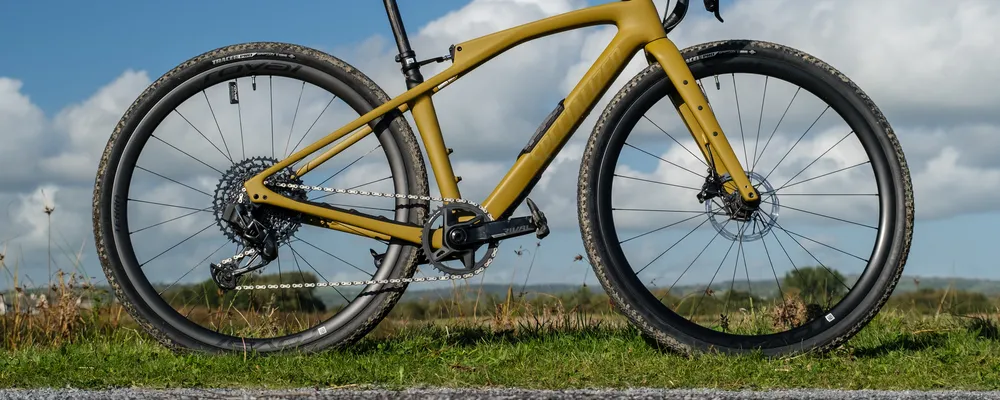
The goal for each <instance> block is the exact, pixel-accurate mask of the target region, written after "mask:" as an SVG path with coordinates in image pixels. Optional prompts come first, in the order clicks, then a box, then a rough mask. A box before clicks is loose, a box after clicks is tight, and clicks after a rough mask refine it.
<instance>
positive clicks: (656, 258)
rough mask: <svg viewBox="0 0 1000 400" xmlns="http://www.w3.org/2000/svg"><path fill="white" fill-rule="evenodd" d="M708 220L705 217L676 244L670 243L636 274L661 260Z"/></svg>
mask: <svg viewBox="0 0 1000 400" xmlns="http://www.w3.org/2000/svg"><path fill="white" fill-rule="evenodd" d="M706 222H708V218H705V220H704V221H701V223H700V224H698V226H696V227H694V229H692V230H691V231H690V232H688V233H687V234H685V235H684V236H683V237H681V238H680V239H677V241H676V242H674V244H672V245H670V247H668V248H667V249H666V250H663V252H662V253H660V255H658V256H656V257H655V258H653V259H652V260H651V261H650V262H648V263H646V266H644V267H642V269H640V270H638V271H636V273H635V274H636V275H639V274H641V273H642V271H645V270H646V268H649V266H650V265H653V263H654V262H656V260H659V259H660V257H663V255H664V254H667V252H668V251H670V249H673V248H674V247H675V246H677V245H678V244H680V242H681V241H683V240H684V239H687V237H688V236H691V234H692V233H694V231H696V230H698V228H701V226H702V225H705V223H706Z"/></svg>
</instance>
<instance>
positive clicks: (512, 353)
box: [0, 253, 1000, 390]
mask: <svg viewBox="0 0 1000 400" xmlns="http://www.w3.org/2000/svg"><path fill="white" fill-rule="evenodd" d="M0 254H2V253H0ZM0 262H2V260H0ZM529 267H530V266H529ZM7 268H8V273H11V275H12V276H13V277H14V282H15V283H14V284H15V290H14V291H13V292H8V295H9V296H11V298H12V300H13V303H14V309H13V310H10V311H11V312H10V313H8V314H7V315H4V316H2V317H0V387H17V388H39V387H67V386H69V387H75V388H109V387H147V388H177V387H196V388H300V387H318V388H330V387H358V388H364V387H381V388H389V389H402V388H411V387H428V386H434V387H521V388H537V389H569V388H595V387H603V388H608V387H610V388H627V387H659V388H719V389H750V390H765V389H791V388H829V389H900V390H903V389H915V390H927V389H968V390H984V389H986V390H989V389H1000V346H998V345H1000V328H998V325H997V322H996V321H997V318H1000V313H998V312H1000V307H998V306H997V305H998V304H1000V298H995V297H986V296H983V295H979V294H973V293H967V292H963V291H955V290H950V288H948V289H946V290H943V291H942V290H929V289H927V290H921V291H917V292H912V293H906V294H898V295H894V296H893V299H892V300H891V301H890V303H889V305H888V306H887V307H886V308H885V309H883V311H882V312H881V313H880V315H879V316H878V317H877V318H876V319H875V320H874V321H873V322H872V323H871V324H869V325H868V326H867V327H866V328H865V329H864V330H862V331H861V332H860V334H859V335H858V336H856V337H855V338H853V339H852V340H851V341H849V342H848V343H847V344H845V345H844V346H842V347H841V348H839V349H837V350H835V351H833V352H831V353H828V354H825V355H805V356H799V357H792V358H785V359H767V358H764V357H762V356H759V355H747V356H739V357H733V356H722V355H699V356H693V357H684V356H680V355H677V354H674V353H669V352H665V351H661V350H660V349H658V348H656V346H655V345H653V344H651V343H649V342H647V341H646V340H644V339H643V338H642V337H641V336H640V335H639V334H638V332H637V331H636V330H635V329H634V328H632V327H631V326H630V325H628V324H627V323H626V322H625V321H624V319H623V318H622V317H621V316H619V315H617V314H614V313H613V312H611V310H610V308H609V304H608V301H607V297H606V296H605V295H604V294H603V293H592V292H590V290H589V289H586V288H581V290H579V291H577V292H574V293H566V294H562V295H557V296H551V295H540V294H539V295H536V296H533V297H532V298H531V300H529V297H524V296H522V294H521V293H518V294H515V288H514V286H515V285H514V284H513V283H512V284H511V287H509V288H508V290H507V294H506V296H502V297H496V296H492V295H486V294H483V293H479V292H477V291H476V290H475V288H472V287H465V288H464V289H462V288H457V289H456V291H455V296H453V298H441V299H438V300H427V299H424V300H420V301H416V302H411V303H406V302H404V303H401V304H399V305H397V306H396V309H394V310H393V313H392V314H390V317H389V318H388V319H386V320H385V321H383V322H382V323H381V324H380V325H379V327H378V328H377V329H376V330H375V331H374V332H372V333H371V334H369V335H368V336H367V337H366V338H364V339H362V340H361V341H360V342H359V343H357V344H355V345H353V346H350V347H347V348H344V349H337V350H330V351H326V352H323V353H320V354H315V355H283V356H270V357H262V356H259V355H255V354H250V353H246V354H233V355H226V356H206V355H192V354H178V353H174V352H171V351H169V350H167V349H166V348H164V347H162V346H160V345H159V344H158V343H157V342H155V341H153V340H152V339H150V338H149V337H148V336H147V335H145V334H144V333H142V332H140V331H138V330H137V329H138V328H137V326H136V324H135V322H134V321H132V320H131V319H130V318H129V316H128V314H127V313H124V312H123V311H122V308H121V306H120V305H118V304H110V305H107V304H105V305H100V304H98V305H97V306H96V307H94V308H91V309H87V308H85V307H81V306H80V303H79V301H80V299H81V297H80V296H81V294H82V293H83V292H87V291H92V290H96V288H93V287H91V286H90V285H88V284H87V283H85V282H86V280H87V279H86V278H85V277H80V276H78V275H75V274H73V275H66V274H63V273H61V272H59V273H57V274H56V277H55V280H54V281H52V283H50V286H49V287H47V288H36V289H34V291H37V290H39V289H41V290H44V291H46V292H47V293H48V295H49V296H48V297H47V299H48V300H47V302H46V303H45V304H43V305H42V306H40V307H39V306H37V304H36V307H35V310H34V313H28V314H26V313H23V312H20V311H19V309H20V307H21V305H22V304H24V303H32V302H34V301H35V300H33V298H31V297H30V294H31V293H29V290H27V289H24V288H23V287H22V286H19V285H18V283H17V279H16V277H17V273H16V271H17V268H16V265H15V268H13V271H11V270H10V269H9V265H8V266H7ZM463 291H464V293H463ZM987 310H990V311H988V312H985V311H987ZM962 315H966V316H962ZM968 315H974V317H972V316H968Z"/></svg>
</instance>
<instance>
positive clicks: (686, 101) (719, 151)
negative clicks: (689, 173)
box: [645, 38, 760, 204]
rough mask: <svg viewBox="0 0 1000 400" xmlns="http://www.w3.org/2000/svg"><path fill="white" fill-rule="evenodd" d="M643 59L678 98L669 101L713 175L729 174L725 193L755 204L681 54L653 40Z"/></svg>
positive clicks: (747, 181) (740, 168) (753, 194)
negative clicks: (656, 65) (653, 62)
mask: <svg viewBox="0 0 1000 400" xmlns="http://www.w3.org/2000/svg"><path fill="white" fill-rule="evenodd" d="M645 50H646V54H647V56H652V57H653V58H654V59H655V60H656V61H657V62H658V63H660V66H661V67H663V71H664V72H665V73H666V74H667V78H669V79H670V81H671V83H673V85H674V87H675V88H677V93H678V94H679V95H680V98H679V99H677V98H674V99H672V100H673V101H674V106H676V107H677V112H678V113H680V115H681V118H682V119H683V120H684V124H685V125H687V128H688V131H690V132H691V136H692V137H694V140H695V142H696V143H698V149H699V150H701V153H702V155H703V156H705V161H706V162H707V163H708V165H709V167H713V166H714V168H715V172H716V174H718V175H717V176H724V175H725V174H727V173H728V174H729V176H730V177H731V178H732V180H731V181H729V182H731V184H727V185H726V187H725V189H726V190H727V191H730V193H732V191H735V192H739V194H740V197H742V198H743V202H744V203H747V204H758V203H759V202H760V193H757V189H755V188H754V187H753V185H752V184H751V183H750V179H749V178H748V177H747V174H746V172H745V170H744V169H743V166H742V165H740V160H739V159H738V158H736V153H734V152H733V148H732V146H730V145H729V140H727V139H726V135H724V134H723V133H722V128H721V127H720V126H719V121H718V120H717V119H716V118H715V113H714V112H712V108H711V107H709V105H708V99H706V98H705V94H704V93H703V92H702V91H701V87H700V86H698V84H697V82H696V81H695V79H694V76H693V75H692V74H691V69H690V68H688V65H687V62H685V61H684V57H683V56H682V55H681V52H680V50H679V49H678V48H677V46H676V45H674V43H673V42H672V41H670V39H667V38H661V39H657V40H654V41H652V42H650V43H649V44H647V45H646V47H645Z"/></svg>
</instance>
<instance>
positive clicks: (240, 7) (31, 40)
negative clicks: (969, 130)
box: [0, 0, 1000, 283]
mask: <svg viewBox="0 0 1000 400" xmlns="http://www.w3.org/2000/svg"><path fill="white" fill-rule="evenodd" d="M748 1H750V0H748ZM746 2H747V1H740V3H746ZM466 3H467V1H464V0H433V1H427V0H400V1H399V7H400V9H401V12H402V14H403V16H404V20H405V23H406V25H407V28H408V29H409V31H410V33H411V36H412V35H413V34H415V32H417V31H418V30H419V29H420V28H421V27H423V26H425V25H426V24H427V23H428V22H430V21H433V20H435V19H439V18H441V17H443V16H445V15H446V14H448V13H449V12H451V11H454V10H456V9H458V8H460V7H462V6H463V5H465V4H466ZM592 3H593V2H592ZM758 3H759V4H762V5H764V6H767V5H769V4H777V3H778V1H777V0H774V1H770V3H769V2H768V0H760V1H757V2H755V3H754V4H758ZM274 4H275V3H274V2H264V1H260V0H251V1H239V2H236V1H212V2H195V1H180V2H171V3H169V5H165V4H164V3H157V2H126V1H121V0H113V1H112V0H108V1H99V2H71V1H16V2H13V1H12V2H6V3H4V4H3V5H2V6H0V49H3V52H4V54H5V55H4V56H2V57H0V58H2V59H3V61H4V62H0V77H9V78H14V79H17V80H20V81H21V82H22V83H23V87H22V88H21V89H20V92H21V93H23V94H25V95H27V96H28V97H29V98H30V100H31V102H32V103H34V104H35V105H37V106H38V107H39V108H40V109H41V110H42V111H43V112H44V113H45V114H46V115H47V116H50V117H51V116H54V115H56V114H57V113H59V112H60V111H61V110H63V109H65V108H66V107H67V106H71V105H73V104H77V103H80V102H82V101H84V100H86V99H88V98H90V97H91V96H92V95H94V93H95V92H97V91H98V90H99V89H101V88H102V87H105V86H107V85H108V84H109V83H110V82H112V81H114V80H115V79H116V78H118V77H119V76H121V75H122V73H123V72H124V71H126V70H130V69H131V70H140V71H146V72H148V74H149V77H150V78H151V79H155V78H156V77H158V76H159V75H160V74H162V73H163V72H165V71H166V70H168V69H170V68H172V67H174V66H175V65H177V64H178V63H180V62H181V61H183V60H186V59H187V58H190V57H192V56H194V55H197V54H200V53H202V52H204V51H206V50H209V49H213V48H216V47H220V46H224V45H227V44H232V43H237V42H247V41H257V40H262V41H283V42H292V43H298V44H302V45H305V46H311V47H317V48H322V49H337V48H348V47H356V46H358V45H359V43H361V42H362V41H364V40H366V39H368V38H371V37H372V36H382V37H383V38H385V39H387V40H388V38H389V37H390V31H389V28H388V24H387V21H386V18H385V14H384V9H383V8H382V4H381V2H378V1H372V0H363V1H343V0H339V1H296V2H285V3H282V4H281V6H280V7H278V8H276V7H275V6H274ZM782 4H783V3H782ZM730 6H736V5H734V4H732V3H731V2H724V4H723V12H722V14H723V17H724V18H726V20H727V22H726V24H722V25H720V24H718V23H717V22H714V19H711V15H709V14H707V13H705V12H704V10H703V9H702V7H701V2H700V1H694V2H693V4H692V10H691V11H690V14H689V18H690V19H691V20H692V22H689V23H690V24H695V23H698V24H701V25H698V26H710V27H718V28H717V32H720V33H719V34H723V33H724V32H726V31H723V28H724V27H725V29H737V30H735V31H730V32H737V33H738V34H739V35H740V36H748V35H747V33H749V34H753V33H754V32H758V29H759V31H760V32H761V35H763V36H764V37H765V38H767V39H771V38H774V40H776V41H777V40H778V38H780V37H782V36H781V35H783V34H784V35H787V37H788V39H787V40H789V41H794V40H798V41H800V42H798V43H801V45H799V44H798V43H796V45H798V46H800V47H803V48H805V47H807V46H809V47H808V48H805V50H807V51H810V52H814V53H815V54H818V55H821V57H824V58H827V61H830V62H831V63H833V64H834V65H854V66H855V67H854V69H853V70H848V71H847V72H848V75H851V76H855V75H854V73H855V72H857V73H858V75H859V76H861V78H859V79H858V82H859V83H860V84H861V86H862V87H864V88H866V90H868V89H867V88H869V87H872V85H874V84H875V83H878V82H877V81H876V80H869V81H864V79H866V78H864V77H865V76H867V75H865V73H867V72H866V71H867V68H874V66H876V65H878V63H875V62H871V63H853V62H854V61H856V60H854V59H853V58H851V57H849V56H848V55H842V56H840V57H841V58H839V59H838V58H836V57H835V56H836V55H838V54H841V53H838V52H837V51H838V49H840V48H841V47H837V45H835V44H833V43H832V42H831V40H832V39H831V38H830V37H828V36H818V38H816V39H815V40H813V39H810V38H803V37H801V35H799V37H796V36H794V35H792V34H790V33H787V32H786V33H782V32H781V29H780V26H779V27H773V26H772V27H769V28H767V29H764V28H763V27H761V24H762V23H761V20H760V19H756V20H753V21H747V19H744V20H742V21H741V20H740V19H737V18H738V17H739V16H740V15H743V14H734V13H733V12H727V11H728V10H729V7H730ZM845 8H847V7H846V6H845ZM746 12H751V11H746ZM734 15H735V16H734ZM775 15H777V14H775ZM779 16H780V17H781V18H777V17H776V18H777V19H775V21H776V22H774V23H773V24H774V25H778V24H781V23H783V22H782V21H785V18H787V19H789V20H791V19H794V16H793V17H788V16H785V15H779ZM942 18H944V17H942ZM712 24H714V25H712ZM733 24H737V25H736V27H733V28H730V26H732V25H733ZM739 24H743V25H739ZM905 25H906V24H903V23H901V24H899V26H905ZM886 26H887V27H883V28H882V29H894V28H893V27H894V26H895V25H891V26H890V25H889V24H887V25H886ZM684 27H685V25H682V29H681V30H683V29H684ZM820 28H821V27H820V26H816V30H817V31H818V30H820ZM712 29H716V28H712ZM738 29H742V30H738ZM899 29H900V31H902V29H903V28H899ZM691 31H695V32H701V31H698V30H697V29H695V28H694V27H692V28H691ZM702 31H703V30H702ZM892 33H893V32H888V33H886V32H882V33H881V34H882V35H883V36H881V37H891V36H892ZM713 34H714V33H713ZM689 35H690V34H689ZM767 35H771V37H767ZM708 36H710V35H706V36H705V37H704V38H701V37H698V38H695V39H696V40H697V39H700V40H697V41H705V40H708ZM713 38H714V37H713ZM685 39H686V40H690V39H691V36H688V37H686V38H685ZM844 40H845V41H847V42H849V41H850V40H852V39H851V38H850V37H848V38H845V39H844ZM860 40H861V39H857V40H856V42H851V43H855V44H857V43H861V42H860ZM387 43H389V42H385V43H383V44H387ZM824 46H830V47H824ZM841 46H847V45H841ZM444 49H446V47H445V48H421V47H419V46H418V47H417V51H418V54H419V56H420V57H421V58H428V57H433V56H437V55H440V54H443V53H442V51H443V50H444ZM439 53H440V54H439ZM359 54H364V52H363V51H354V52H345V53H344V54H337V55H338V56H341V57H343V58H345V59H346V60H347V61H349V62H351V63H356V64H360V63H364V64H368V65H372V64H375V63H384V64H387V65H389V67H393V64H392V59H391V56H388V57H383V58H381V59H378V60H370V59H364V60H362V59H353V58H352V57H359ZM845 54H849V52H847V53H845ZM827 55H829V57H827ZM852 63H853V64H852ZM885 68H890V67H888V66H886V67H885ZM872 76H874V75H872ZM392 78H393V79H400V78H398V77H396V76H393V77H392ZM868 79H874V78H868ZM378 83H379V84H381V85H383V87H388V86H390V85H389V83H388V82H384V81H381V80H379V82H378ZM393 84H398V82H394V83H393ZM453 90H459V89H453ZM892 90H895V89H891V90H890V89H886V90H885V91H884V93H886V94H884V95H882V94H881V93H883V92H879V91H878V90H876V91H875V92H874V93H877V94H878V95H873V96H874V97H876V99H878V98H879V97H878V96H882V97H883V98H888V99H890V100H887V101H886V103H885V104H888V106H886V107H885V110H886V113H887V115H889V117H890V119H892V120H893V124H894V126H895V127H896V128H897V131H899V132H901V133H900V137H901V140H902V141H903V145H904V150H908V151H909V150H910V149H911V148H923V147H925V146H923V145H922V143H923V142H921V140H924V139H920V138H929V137H935V136H934V135H937V134H938V133H940V132H936V131H933V129H931V128H927V127H925V126H924V125H920V124H918V123H916V122H911V121H916V120H917V119H919V118H918V117H916V116H914V114H918V113H919V110H920V109H921V108H920V107H917V106H913V105H910V104H904V105H901V106H899V107H896V106H894V103H892V101H895V100H894V98H893V93H895V92H893V91H892ZM388 91H390V92H392V91H391V90H388ZM869 92H870V93H871V90H869ZM450 95H451V96H461V94H457V93H452V94H450ZM553 96H555V95H553ZM880 104H883V103H882V102H880ZM901 104H902V103H901ZM993 104H996V103H993ZM922 106H923V105H922ZM602 107H603V106H602ZM913 110H917V111H913ZM548 111H549V109H548V108H547V106H545V107H538V108H537V110H534V111H533V112H535V113H537V118H534V117H532V118H528V119H529V120H538V119H540V118H541V117H542V116H544V115H545V114H546V113H547V112H548ZM438 112H439V113H441V114H444V113H447V112H448V111H447V109H443V108H441V107H440V106H439V108H438ZM987 120H988V118H987ZM953 126H958V127H961V125H960V124H959V125H953ZM591 127H592V123H591V124H586V123H585V124H584V126H583V127H581V128H580V130H579V131H578V132H577V134H576V136H577V137H578V138H579V137H585V136H586V135H589V133H590V129H591ZM948 129H951V128H946V129H945V130H944V131H943V132H944V133H945V134H946V133H948V132H949V130H948ZM908 130H912V131H913V132H918V133H919V134H917V133H913V134H909V133H906V132H908ZM108 132H109V133H110V130H108ZM954 132H964V130H963V129H961V128H954ZM925 134H926V135H928V136H921V135H925ZM528 135H530V130H529V131H526V132H524V133H523V134H522V133H515V134H513V135H512V137H513V138H512V139H511V140H513V141H516V142H517V145H518V146H520V144H521V143H523V142H524V141H525V140H527V138H528ZM445 136H446V138H448V137H449V133H448V132H445ZM567 150H569V149H567ZM919 151H922V150H919V149H918V151H916V152H914V154H917V156H916V157H920V155H919V154H918V153H919ZM963 151H964V150H963ZM968 151H972V150H968ZM907 154H908V156H909V155H910V153H909V152H908V153H907ZM962 154H966V153H962ZM511 156H513V154H512V155H511ZM928 157H931V156H928ZM959 159H960V160H963V159H965V158H963V157H959ZM924 161H926V160H924ZM926 165H927V163H926V162H923V163H920V162H919V161H918V162H916V163H914V164H911V168H914V173H915V174H916V173H917V172H919V171H918V170H922V169H925V168H930V167H927V166H926ZM984 168H985V167H984ZM982 171H985V172H983V173H985V174H992V173H994V172H995V171H993V170H991V169H985V170H982ZM88 173H89V171H88ZM988 176H989V177H992V176H993V175H988ZM916 179H917V178H915V180H916ZM928 179H929V178H928ZM989 179H992V178H989ZM935 182H936V181H935ZM990 182H992V180H990ZM928 185H929V184H928ZM918 186H919V185H918ZM935 187H936V186H935ZM949 193H951V192H927V191H923V192H921V191H920V190H919V188H918V197H917V207H918V209H920V208H921V207H922V206H923V205H924V204H928V203H932V202H933V203H935V207H944V206H938V205H937V204H939V203H942V202H947V201H948V200H947V198H946V196H948V195H949ZM921 194H923V195H929V196H928V197H930V196H934V197H939V198H936V199H933V200H931V201H928V202H925V201H924V199H925V198H928V197H920V195H921ZM976 196H979V194H973V195H968V196H966V197H963V200H957V202H961V201H965V200H968V197H976ZM570 197H572V196H570ZM941 197H944V199H942V198H941ZM980 197H981V196H980ZM64 201H70V200H64ZM72 201H82V202H87V201H89V200H81V199H72ZM981 203H982V202H980V203H976V204H973V205H969V206H965V205H961V204H959V205H956V206H955V207H957V208H959V209H963V207H964V209H967V210H968V211H961V210H960V211H951V212H950V214H949V212H944V211H942V213H943V214H942V215H946V216H944V217H940V218H927V219H922V220H918V223H917V233H916V235H915V240H914V247H913V250H912V251H911V257H910V260H909V262H908V265H907V272H908V273H910V274H920V275H938V276H941V275H952V274H953V273H954V274H957V275H961V276H978V277H989V278H1000V271H997V270H995V269H994V268H992V267H993V265H995V261H993V257H992V254H993V253H992V250H993V248H992V246H993V239H992V238H993V237H995V233H994V232H995V227H996V226H998V223H1000V215H998V214H997V213H996V212H995V211H993V210H995V209H996V208H997V207H995V206H992V205H989V204H987V205H983V204H981ZM987 203H990V202H987ZM574 213H575V211H574ZM564 222H566V223H573V222H575V221H573V220H569V221H564ZM543 243H544V245H545V246H550V247H546V248H545V249H543V252H542V254H541V255H540V257H541V258H540V263H541V264H543V265H550V266H551V267H553V268H555V269H553V270H551V271H548V272H544V271H543V272H535V273H537V274H539V276H541V277H542V278H539V279H540V280H542V281H548V280H561V279H564V278H565V277H566V276H570V275H572V276H574V278H572V279H570V280H571V281H577V280H578V279H576V278H575V276H580V277H581V278H582V274H583V272H584V271H583V270H581V269H580V268H581V267H580V265H581V264H580V263H576V264H573V263H572V262H571V261H570V259H569V258H570V257H571V256H572V255H573V254H576V253H582V246H581V244H580V240H579V232H578V231H577V230H575V229H564V230H562V231H559V232H556V233H555V234H553V236H551V237H550V238H548V239H546V241H545V242H543ZM518 245H523V246H525V247H533V246H534V240H533V238H531V237H528V238H526V239H517V240H513V241H509V242H506V243H505V244H504V247H503V252H504V253H510V252H511V250H513V249H515V248H517V246H518ZM88 246H90V247H88V248H87V250H88V251H90V250H91V248H92V243H90V244H88ZM549 248H551V250H549ZM506 257H510V256H509V255H508V256H506ZM953 265H954V267H952V266H953ZM570 266H572V267H570ZM566 268H573V271H568V270H566ZM93 271H96V269H94V270H93ZM577 271H579V273H578V272H577ZM589 281H590V282H591V283H593V282H594V281H593V278H590V280H589Z"/></svg>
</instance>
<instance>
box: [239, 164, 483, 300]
mask: <svg viewBox="0 0 1000 400" xmlns="http://www.w3.org/2000/svg"><path fill="white" fill-rule="evenodd" d="M270 185H273V186H278V187H283V188H286V189H300V190H308V191H314V192H316V191H318V192H328V193H335V194H350V195H359V196H375V197H389V198H396V199H407V200H423V201H436V202H441V203H445V202H447V203H465V204H469V205H472V206H475V207H477V208H479V209H480V210H482V212H483V213H485V214H486V215H487V216H489V217H490V219H493V216H492V215H490V212H489V211H487V210H486V208H485V207H483V206H481V205H479V204H477V203H475V202H472V201H469V200H466V199H451V198H446V197H431V196H419V195H414V194H398V193H381V192H370V191H366V190H355V189H337V188H329V187H322V186H309V185H299V184H293V183H282V182H275V183H270ZM244 190H246V189H244ZM498 251H499V247H494V248H493V251H492V252H490V253H489V254H487V259H486V263H484V264H483V266H482V267H479V268H476V269H475V270H473V271H471V272H466V273H464V274H458V275H441V276H429V277H421V278H391V279H370V280H364V281H338V282H330V281H327V282H318V283H279V284H267V285H239V286H236V287H235V288H234V290H265V289H303V288H320V287H339V286H362V285H384V284H397V283H421V282H440V281H453V280H459V279H469V278H472V277H475V276H476V275H479V274H481V273H483V271H486V268H488V267H489V266H490V264H492V263H493V260H494V259H495V258H496V256H497V253H498ZM256 253H257V251H256V250H254V249H252V248H251V249H247V250H244V251H243V252H241V253H240V254H237V255H234V256H232V257H229V258H227V259H225V260H222V261H221V262H220V264H221V263H228V262H236V263H238V262H239V261H240V260H242V259H243V258H245V257H250V256H253V255H255V254H256Z"/></svg>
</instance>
